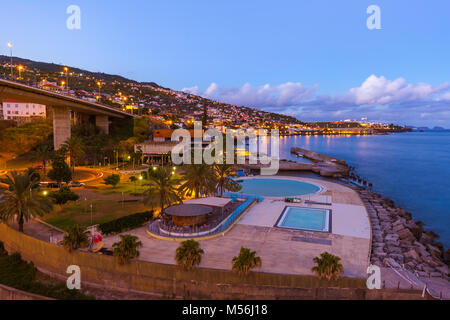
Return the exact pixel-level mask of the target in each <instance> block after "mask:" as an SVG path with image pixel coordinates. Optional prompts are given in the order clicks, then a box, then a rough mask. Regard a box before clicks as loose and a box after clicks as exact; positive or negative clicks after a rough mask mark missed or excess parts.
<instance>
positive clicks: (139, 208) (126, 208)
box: [44, 200, 152, 230]
mask: <svg viewBox="0 0 450 320" xmlns="http://www.w3.org/2000/svg"><path fill="white" fill-rule="evenodd" d="M91 204H92V223H91V207H90V205H91ZM151 209H152V208H151V207H148V206H145V205H144V204H143V203H142V201H136V202H124V203H123V204H122V203H121V202H118V201H116V200H94V201H82V200H80V201H77V202H70V203H67V204H65V205H63V206H59V207H57V208H55V211H54V212H53V213H51V214H48V215H46V216H44V221H45V222H47V223H50V224H51V225H54V226H56V227H58V228H61V229H64V230H67V228H68V227H69V226H71V225H73V224H80V225H83V226H85V227H88V226H90V225H95V224H100V223H105V222H108V221H111V220H114V219H117V218H119V217H123V216H127V215H130V214H133V213H137V212H143V211H147V210H151Z"/></svg>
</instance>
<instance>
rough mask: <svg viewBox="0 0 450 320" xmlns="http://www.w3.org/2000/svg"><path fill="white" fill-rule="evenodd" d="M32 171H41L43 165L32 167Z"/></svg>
mask: <svg viewBox="0 0 450 320" xmlns="http://www.w3.org/2000/svg"><path fill="white" fill-rule="evenodd" d="M33 169H35V170H42V169H44V166H43V165H37V166H34V167H33Z"/></svg>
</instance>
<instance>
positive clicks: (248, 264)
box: [232, 247, 262, 275]
mask: <svg viewBox="0 0 450 320" xmlns="http://www.w3.org/2000/svg"><path fill="white" fill-rule="evenodd" d="M232 263H233V267H232V269H233V271H235V272H237V273H238V274H240V275H247V274H248V273H249V272H250V270H251V269H253V268H255V267H257V268H259V267H261V263H262V262H261V258H260V257H257V256H256V251H251V250H250V249H248V248H244V247H241V251H240V252H239V255H238V256H236V257H234V258H233V260H232Z"/></svg>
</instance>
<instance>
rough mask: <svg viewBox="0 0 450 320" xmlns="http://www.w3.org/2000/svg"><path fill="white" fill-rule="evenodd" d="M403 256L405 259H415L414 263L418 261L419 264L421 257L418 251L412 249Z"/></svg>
mask: <svg viewBox="0 0 450 320" xmlns="http://www.w3.org/2000/svg"><path fill="white" fill-rule="evenodd" d="M403 256H404V257H405V258H411V259H413V260H414V261H417V262H419V261H420V256H419V254H418V253H417V251H416V250H414V249H411V250H409V251H407V252H405V253H404V254H403Z"/></svg>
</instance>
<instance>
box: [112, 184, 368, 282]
mask: <svg viewBox="0 0 450 320" xmlns="http://www.w3.org/2000/svg"><path fill="white" fill-rule="evenodd" d="M263 178H267V177H263ZM273 178H276V179H280V178H282V179H295V180H299V181H305V182H311V183H314V184H317V185H320V186H321V187H322V190H321V192H320V193H318V194H315V195H311V196H303V197H301V198H302V199H305V200H313V201H321V202H325V200H328V201H329V200H331V201H332V205H331V206H328V205H315V204H314V205H305V204H304V203H301V204H293V203H285V202H284V201H282V200H281V199H280V198H267V197H265V199H264V201H263V202H261V203H258V204H256V205H254V206H253V207H252V208H251V209H250V210H249V211H248V212H247V213H246V214H245V216H244V217H243V218H242V219H241V220H240V221H239V223H238V224H237V225H235V226H234V227H233V228H232V229H231V230H230V231H229V232H228V233H226V234H225V235H224V236H219V237H217V238H214V239H209V240H202V241H199V242H200V246H201V247H202V249H203V250H204V251H205V254H204V256H203V259H202V263H201V265H200V267H205V268H214V269H226V270H230V269H231V260H232V258H233V257H234V256H236V255H237V254H238V253H239V250H240V248H241V247H248V248H250V249H252V250H255V251H256V252H257V255H259V256H260V257H261V259H262V267H261V268H260V269H256V270H255V271H262V272H269V273H282V274H298V275H311V274H312V272H311V268H312V267H313V261H312V259H313V258H314V257H316V256H318V255H320V253H322V252H324V251H328V252H330V253H332V254H335V255H338V256H339V257H341V259H342V261H341V263H342V264H343V266H344V273H345V275H346V276H350V277H366V276H367V274H366V270H367V266H368V258H369V250H370V224H369V218H368V214H367V212H366V210H365V207H364V204H363V202H362V201H361V199H360V198H359V195H358V194H357V193H356V192H355V191H354V190H352V189H350V188H348V187H345V186H343V185H340V184H337V183H332V182H328V181H322V180H316V179H307V178H296V177H281V176H274V177H273ZM286 206H300V207H308V208H320V209H331V211H332V218H331V227H332V229H331V233H325V232H314V231H303V230H291V229H284V228H277V227H274V225H275V223H276V221H277V220H278V218H279V217H280V215H281V214H282V211H283V210H284V208H285V207H286ZM126 233H127V234H134V235H136V236H138V237H139V239H140V240H141V241H142V242H143V247H142V248H141V250H140V257H139V259H141V260H146V261H152V262H159V263H166V264H174V255H175V250H176V248H177V247H178V246H179V242H175V241H167V240H159V239H154V238H151V237H149V236H148V235H147V234H146V232H145V228H139V229H135V230H132V231H129V232H126ZM116 241H118V235H116V236H111V237H106V238H105V239H104V244H105V247H107V248H111V247H112V244H113V243H114V242H116Z"/></svg>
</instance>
